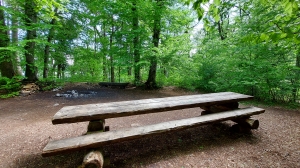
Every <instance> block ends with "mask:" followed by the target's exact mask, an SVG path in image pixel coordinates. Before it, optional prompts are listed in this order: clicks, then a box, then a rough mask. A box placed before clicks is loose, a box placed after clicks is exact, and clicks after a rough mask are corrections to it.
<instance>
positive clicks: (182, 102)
mask: <svg viewBox="0 0 300 168" xmlns="http://www.w3.org/2000/svg"><path fill="white" fill-rule="evenodd" d="M252 98H253V96H249V95H243V94H239V93H233V92H221V93H210V94H201V95H187V96H175V97H166V98H154V99H143V100H132V101H121V102H111V103H97V104H86V105H77V106H66V107H63V108H62V109H60V110H59V111H58V112H57V113H56V114H55V115H54V116H53V119H52V123H53V124H61V123H74V122H83V121H91V120H99V119H106V118H116V117H124V116H131V115H140V114H146V113H157V112H164V111H170V110H178V109H184V108H193V107H200V106H209V105H214V104H218V103H228V102H237V101H242V100H250V99H252Z"/></svg>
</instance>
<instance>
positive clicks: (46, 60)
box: [43, 8, 57, 78]
mask: <svg viewBox="0 0 300 168" xmlns="http://www.w3.org/2000/svg"><path fill="white" fill-rule="evenodd" d="M54 12H55V14H57V8H55V9H54ZM55 23H56V18H53V19H52V20H51V22H50V25H51V26H52V27H51V28H50V30H49V33H48V37H47V42H48V44H47V45H46V46H45V50H44V71H43V78H47V77H48V73H49V67H48V64H49V56H50V43H51V41H52V39H53V36H54V25H55Z"/></svg>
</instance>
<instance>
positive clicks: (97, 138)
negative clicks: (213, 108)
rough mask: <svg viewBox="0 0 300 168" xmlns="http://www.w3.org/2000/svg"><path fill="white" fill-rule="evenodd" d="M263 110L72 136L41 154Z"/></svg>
mask: <svg viewBox="0 0 300 168" xmlns="http://www.w3.org/2000/svg"><path fill="white" fill-rule="evenodd" d="M264 111H265V110H264V109H261V108H257V107H249V108H245V109H237V110H232V111H227V112H221V113H215V114H208V115H204V116H200V117H195V118H188V119H181V120H174V121H169V122H163V123H159V124H154V125H147V126H141V127H134V128H126V129H122V130H116V131H109V132H101V133H94V134H89V135H84V136H80V137H74V138H69V139H64V140H57V141H52V142H49V143H48V144H47V145H46V147H45V148H44V149H43V153H42V156H51V155H55V154H59V153H63V152H70V151H75V150H81V149H86V148H97V147H100V146H103V145H109V144H112V143H116V142H122V141H127V140H131V139H137V138H142V137H147V136H152V135H156V134H161V133H165V132H170V131H176V130H181V129H187V128H192V127H197V126H200V125H204V124H209V123H213V122H221V121H225V120H231V119H236V118H239V117H248V116H251V115H257V114H260V113H263V112H264Z"/></svg>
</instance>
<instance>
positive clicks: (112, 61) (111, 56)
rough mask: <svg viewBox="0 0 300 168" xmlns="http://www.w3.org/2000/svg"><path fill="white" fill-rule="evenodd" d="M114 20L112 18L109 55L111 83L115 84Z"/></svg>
mask: <svg viewBox="0 0 300 168" xmlns="http://www.w3.org/2000/svg"><path fill="white" fill-rule="evenodd" d="M113 22H114V19H113V18H112V27H111V34H110V37H109V53H110V54H109V55H110V82H115V67H114V57H113V49H112V43H113V36H114V33H115V32H114V31H115V30H114V24H113Z"/></svg>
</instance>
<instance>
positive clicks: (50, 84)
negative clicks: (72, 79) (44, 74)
mask: <svg viewBox="0 0 300 168" xmlns="http://www.w3.org/2000/svg"><path fill="white" fill-rule="evenodd" d="M63 83H64V82H63V81H61V80H57V79H55V78H54V79H53V78H46V79H42V80H39V81H37V82H36V84H37V85H38V86H39V88H40V90H41V91H48V90H53V89H57V88H60V87H62V86H63Z"/></svg>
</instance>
